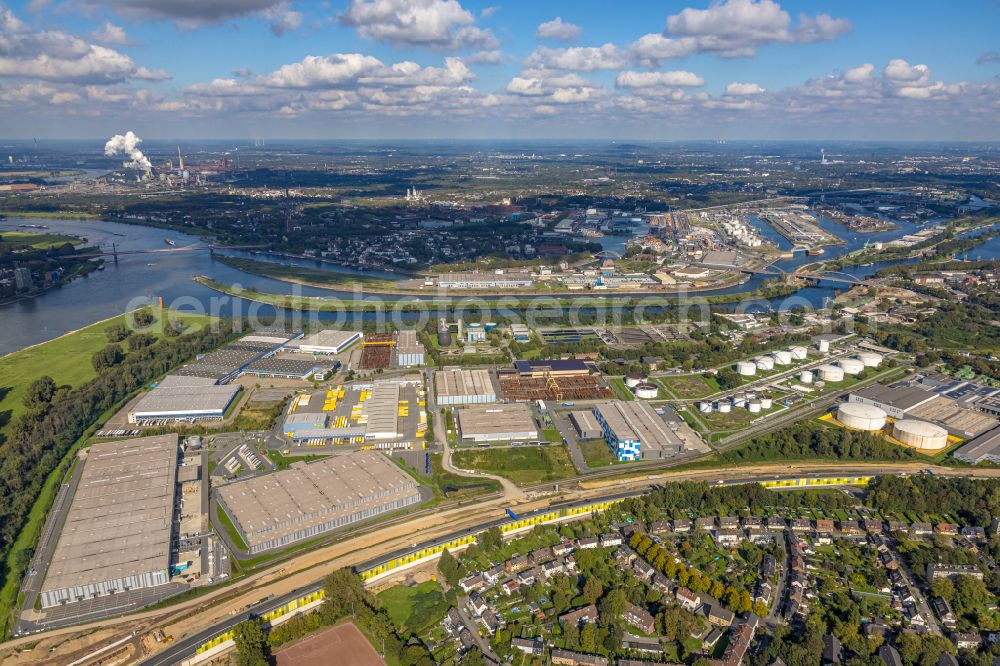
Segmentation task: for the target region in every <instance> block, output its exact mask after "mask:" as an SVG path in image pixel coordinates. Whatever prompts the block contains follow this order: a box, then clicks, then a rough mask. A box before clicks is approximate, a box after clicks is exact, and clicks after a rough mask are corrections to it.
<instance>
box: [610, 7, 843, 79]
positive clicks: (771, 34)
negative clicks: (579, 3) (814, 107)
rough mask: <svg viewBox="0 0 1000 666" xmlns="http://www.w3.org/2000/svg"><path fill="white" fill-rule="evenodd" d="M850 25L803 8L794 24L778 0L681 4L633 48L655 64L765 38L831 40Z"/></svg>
mask: <svg viewBox="0 0 1000 666" xmlns="http://www.w3.org/2000/svg"><path fill="white" fill-rule="evenodd" d="M850 29H851V23H850V21H848V20H847V19H836V18H832V17H830V16H828V15H826V14H820V15H817V16H807V15H802V14H800V15H799V17H798V23H797V24H796V25H795V26H792V19H791V16H789V14H788V12H786V11H785V10H783V9H782V8H781V5H779V4H778V3H777V2H774V0H723V1H722V2H716V3H714V4H712V5H711V6H709V7H708V8H707V9H695V8H692V7H688V8H686V9H683V10H681V11H680V12H679V13H677V14H674V15H672V16H670V17H668V18H667V24H666V29H665V30H664V31H663V33H662V34H657V33H650V34H647V35H643V36H642V37H640V38H639V39H638V40H636V41H635V42H633V44H632V45H631V47H630V49H629V50H630V53H631V54H632V56H633V58H634V59H635V60H636V61H637V62H639V63H640V64H644V65H649V66H656V65H658V64H659V63H660V62H661V61H663V60H667V59H672V58H683V57H685V56H689V55H692V54H695V53H715V54H717V55H719V56H721V57H727V58H737V57H750V56H753V55H755V54H756V52H757V48H758V47H760V46H763V45H766V44H773V43H808V42H818V41H828V40H831V39H835V38H836V37H837V36H838V35H840V34H842V33H844V32H848V31H849V30H850Z"/></svg>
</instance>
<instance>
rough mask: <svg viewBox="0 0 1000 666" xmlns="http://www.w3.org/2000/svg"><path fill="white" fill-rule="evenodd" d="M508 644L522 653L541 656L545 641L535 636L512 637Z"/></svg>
mask: <svg viewBox="0 0 1000 666" xmlns="http://www.w3.org/2000/svg"><path fill="white" fill-rule="evenodd" d="M510 646H511V647H512V648H514V649H515V650H520V651H521V652H523V653H524V654H531V655H535V656H541V655H542V653H544V652H545V642H544V641H543V640H542V639H541V638H538V637H537V636H536V637H535V638H512V639H510Z"/></svg>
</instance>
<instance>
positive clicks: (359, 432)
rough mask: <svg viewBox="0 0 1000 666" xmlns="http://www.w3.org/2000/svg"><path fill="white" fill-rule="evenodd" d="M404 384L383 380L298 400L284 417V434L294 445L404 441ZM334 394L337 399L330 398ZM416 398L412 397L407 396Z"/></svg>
mask: <svg viewBox="0 0 1000 666" xmlns="http://www.w3.org/2000/svg"><path fill="white" fill-rule="evenodd" d="M407 383H409V382H407V380H406V379H405V378H404V379H402V380H393V379H383V380H379V381H377V382H374V383H373V384H352V385H350V386H347V387H342V388H341V391H340V392H339V393H338V392H336V391H334V390H332V389H331V390H330V391H320V392H319V393H313V394H311V395H301V396H298V397H297V398H296V399H295V401H294V403H293V405H292V407H291V408H290V409H289V412H288V414H287V415H286V416H285V421H284V426H283V432H284V433H285V436H286V437H288V438H289V439H291V440H292V441H293V442H295V443H296V444H325V443H329V442H330V441H332V440H336V439H352V438H359V437H360V438H364V439H365V440H372V441H376V440H381V441H386V440H395V439H399V438H401V437H403V435H404V433H403V425H404V424H402V423H401V416H400V412H401V411H404V412H408V411H409V405H408V403H409V401H407V404H406V408H405V409H401V408H402V406H403V404H404V403H403V401H402V399H401V395H402V391H403V386H404V384H407ZM334 393H337V395H338V396H339V397H333V395H334ZM410 395H411V396H412V395H415V394H412V393H411V394H410Z"/></svg>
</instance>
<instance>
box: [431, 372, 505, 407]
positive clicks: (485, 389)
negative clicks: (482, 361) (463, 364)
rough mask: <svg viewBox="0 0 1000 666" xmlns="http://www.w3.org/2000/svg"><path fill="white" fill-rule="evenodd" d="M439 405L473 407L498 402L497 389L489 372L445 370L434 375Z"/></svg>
mask: <svg viewBox="0 0 1000 666" xmlns="http://www.w3.org/2000/svg"><path fill="white" fill-rule="evenodd" d="M434 386H435V389H436V391H437V392H436V398H437V403H438V404H439V405H472V404H480V403H486V402H496V401H497V389H496V386H495V384H494V382H493V376H492V373H491V372H490V371H489V370H462V369H460V368H445V369H444V370H439V371H437V372H435V373H434Z"/></svg>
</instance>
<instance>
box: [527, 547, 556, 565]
mask: <svg viewBox="0 0 1000 666" xmlns="http://www.w3.org/2000/svg"><path fill="white" fill-rule="evenodd" d="M528 559H529V560H530V561H531V563H532V564H541V563H542V562H548V561H549V560H551V559H552V549H551V548H538V549H537V550H533V551H531V553H530V554H529V555H528Z"/></svg>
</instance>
